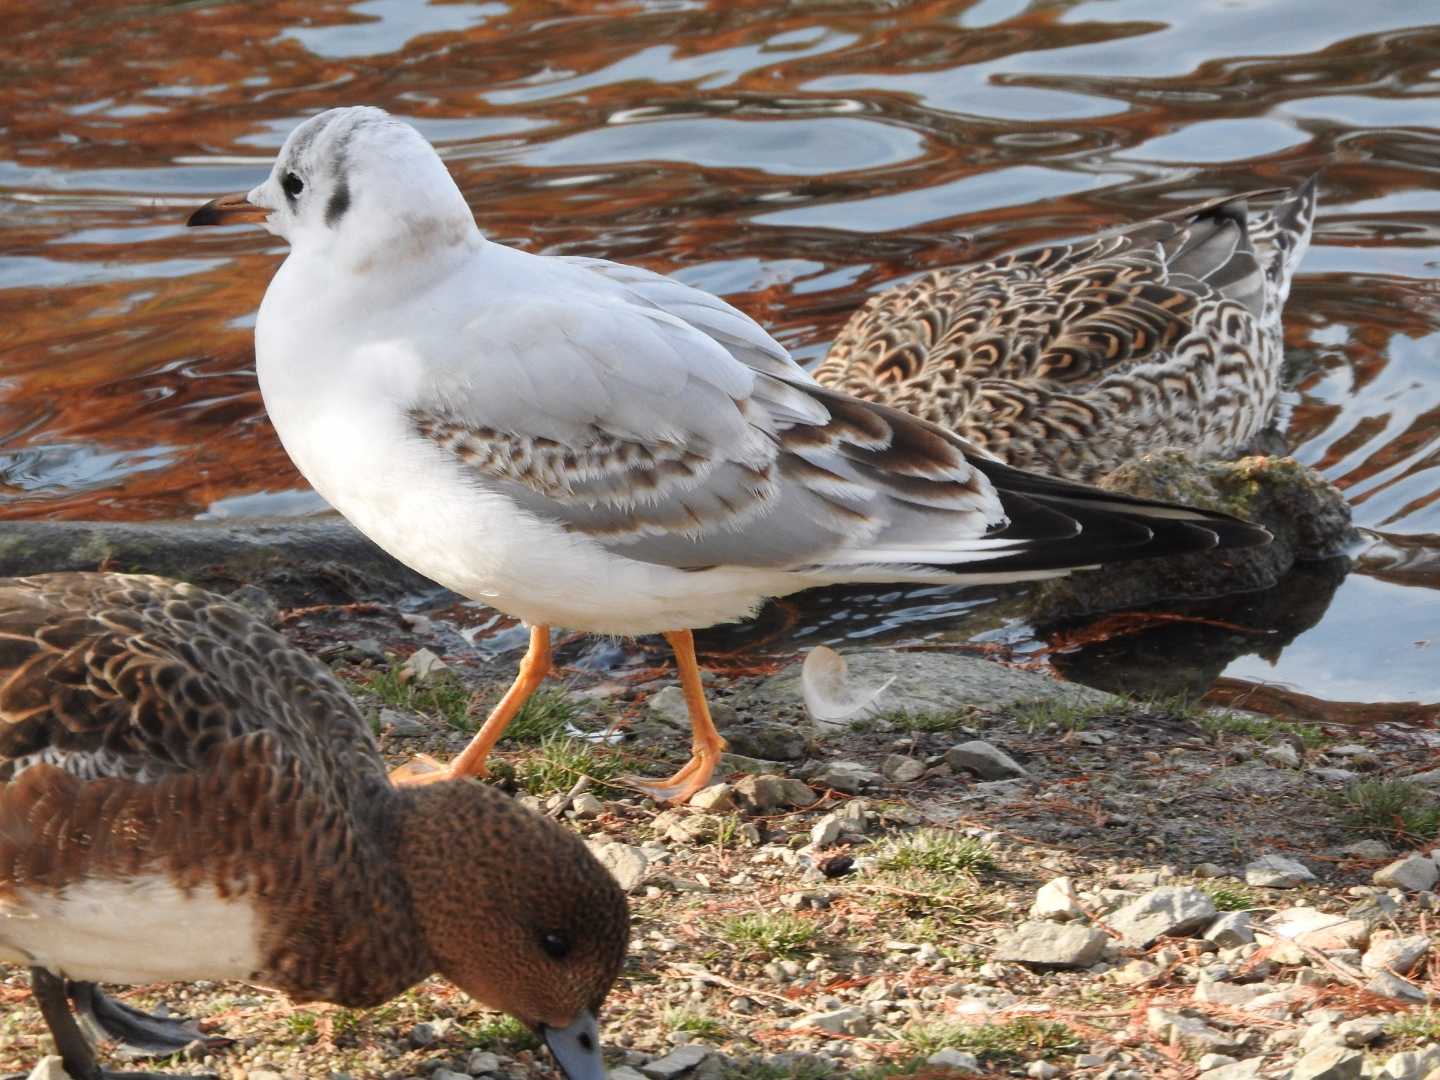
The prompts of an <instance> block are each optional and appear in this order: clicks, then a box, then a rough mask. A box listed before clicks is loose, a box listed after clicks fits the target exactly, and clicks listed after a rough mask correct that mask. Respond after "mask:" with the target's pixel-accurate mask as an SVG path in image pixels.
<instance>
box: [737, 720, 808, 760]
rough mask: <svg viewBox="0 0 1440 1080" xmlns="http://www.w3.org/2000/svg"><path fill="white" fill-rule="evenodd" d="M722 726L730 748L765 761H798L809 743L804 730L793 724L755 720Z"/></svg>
mask: <svg viewBox="0 0 1440 1080" xmlns="http://www.w3.org/2000/svg"><path fill="white" fill-rule="evenodd" d="M717 724H718V721H717ZM720 726H721V727H722V730H723V731H724V733H725V739H726V741H727V742H728V743H729V744H730V749H731V750H733V751H734V752H735V753H737V754H744V755H745V756H746V757H754V758H762V759H763V760H765V761H799V760H800V759H801V758H803V757H804V756H805V751H806V748H807V747H808V745H809V741H808V740H807V739H806V737H805V732H804V731H803V730H801V729H800V728H798V727H796V726H795V725H793V724H779V723H776V722H775V721H773V720H754V721H751V722H750V723H748V724H737V725H735V726H733V727H726V726H724V725H720Z"/></svg>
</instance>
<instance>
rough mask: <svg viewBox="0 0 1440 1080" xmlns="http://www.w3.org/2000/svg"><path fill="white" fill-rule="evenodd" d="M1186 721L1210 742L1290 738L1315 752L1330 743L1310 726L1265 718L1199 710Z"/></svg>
mask: <svg viewBox="0 0 1440 1080" xmlns="http://www.w3.org/2000/svg"><path fill="white" fill-rule="evenodd" d="M1187 719H1189V720H1191V721H1193V722H1194V724H1195V725H1196V726H1197V727H1199V728H1200V730H1201V731H1203V732H1205V734H1206V735H1207V736H1208V737H1209V738H1210V740H1211V741H1212V742H1219V741H1220V740H1221V739H1223V738H1227V737H1231V738H1233V737H1236V736H1239V737H1241V738H1248V739H1254V740H1255V741H1256V742H1274V741H1275V740H1277V739H1281V738H1284V737H1286V736H1294V737H1295V738H1296V739H1299V740H1300V744H1301V745H1302V746H1303V747H1305V749H1306V750H1317V749H1319V748H1320V747H1322V746H1324V745H1325V744H1326V743H1328V742H1329V741H1330V738H1329V736H1327V735H1326V734H1325V732H1324V731H1323V730H1322V729H1320V728H1318V727H1316V726H1315V725H1314V724H1295V723H1291V722H1290V721H1288V720H1273V719H1271V718H1270V717H1268V716H1255V715H1251V714H1247V713H1232V712H1211V711H1209V710H1206V709H1203V708H1199V709H1196V710H1194V712H1193V715H1190V716H1188V717H1187Z"/></svg>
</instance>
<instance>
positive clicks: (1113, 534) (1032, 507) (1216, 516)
mask: <svg viewBox="0 0 1440 1080" xmlns="http://www.w3.org/2000/svg"><path fill="white" fill-rule="evenodd" d="M971 464H973V465H974V466H975V467H976V468H978V469H979V470H980V471H981V472H983V473H985V475H986V476H987V477H988V478H989V479H990V482H991V483H993V484H994V485H995V488H996V490H997V491H998V492H999V494H1000V500H1001V503H1002V504H1003V505H1004V507H1005V511H1006V513H1007V515H1009V516H1010V524H1009V525H1008V526H1007V527H1006V529H1005V530H1004V532H1002V533H1000V534H998V535H1001V536H1004V535H1007V534H1009V535H1013V536H1015V538H1016V539H1017V540H1018V539H1022V538H1023V539H1024V540H1025V541H1026V543H1025V546H1024V547H1023V548H1019V549H1017V550H1016V551H1015V552H1014V553H1013V554H1011V555H1006V556H1004V557H1002V558H998V559H987V560H985V561H983V562H979V563H976V564H975V565H974V570H975V572H977V573H993V572H1002V571H1010V570H1013V571H1031V570H1033V571H1043V570H1062V569H1065V568H1066V567H1074V566H1087V565H1096V564H1099V563H1106V562H1117V561H1123V560H1129V559H1149V558H1159V557H1163V556H1172V555H1184V554H1188V553H1191V552H1196V551H1209V550H1213V549H1217V548H1220V549H1236V548H1248V547H1258V546H1261V545H1263V544H1268V543H1269V542H1270V533H1269V532H1268V531H1267V530H1266V529H1263V528H1261V527H1260V526H1259V525H1251V524H1249V523H1248V522H1245V521H1241V520H1240V519H1239V518H1235V517H1231V516H1230V515H1229V514H1222V513H1219V512H1217V511H1213V510H1198V509H1195V508H1194V507H1187V506H1180V505H1177V504H1175V503H1166V502H1161V501H1159V500H1156V499H1144V498H1140V497H1139V496H1135V495H1126V494H1123V493H1120V492H1114V491H1104V490H1102V489H1100V488H1095V487H1089V486H1087V485H1084V484H1076V483H1072V482H1071V481H1068V480H1059V479H1055V478H1053V477H1047V476H1041V475H1038V474H1036V473H1027V472H1021V471H1020V470H1019V469H1012V468H1010V467H1009V466H1008V465H1002V464H1001V463H1000V462H998V461H990V460H987V459H982V458H978V457H977V458H972V459H971ZM1052 516H1053V517H1060V518H1068V519H1070V520H1071V521H1073V522H1074V523H1075V525H1077V526H1078V535H1077V534H1076V533H1073V532H1072V533H1071V534H1070V535H1068V536H1066V535H1060V534H1059V532H1058V530H1047V531H1046V532H1044V533H1040V534H1037V533H1036V532H1034V531H1032V530H1033V523H1034V522H1037V521H1049V520H1051V517H1052Z"/></svg>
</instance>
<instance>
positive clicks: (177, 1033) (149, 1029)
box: [66, 982, 234, 1080]
mask: <svg viewBox="0 0 1440 1080" xmlns="http://www.w3.org/2000/svg"><path fill="white" fill-rule="evenodd" d="M66 992H67V994H68V995H69V998H70V1003H71V1005H72V1006H73V1007H74V1009H75V1016H76V1019H77V1020H78V1021H79V1023H80V1028H81V1030H82V1031H84V1032H85V1034H86V1035H87V1036H89V1037H90V1039H91V1040H92V1041H93V1042H102V1041H104V1042H110V1043H114V1044H115V1055H116V1056H117V1057H119V1058H121V1059H123V1060H126V1061H134V1060H136V1059H137V1058H147V1057H168V1056H169V1055H171V1054H178V1053H179V1052H180V1051H182V1050H184V1049H185V1048H186V1047H188V1046H189V1045H190V1044H191V1043H196V1042H198V1043H200V1044H201V1045H202V1046H204V1047H205V1048H206V1049H207V1050H214V1049H217V1048H219V1047H222V1046H228V1045H229V1044H230V1043H231V1042H233V1041H234V1040H233V1039H227V1038H225V1037H224V1036H223V1035H206V1034H205V1033H204V1032H202V1031H201V1030H200V1029H199V1028H198V1027H197V1026H196V1025H195V1022H194V1021H193V1020H187V1019H185V1018H184V1017H165V1016H152V1015H150V1014H149V1013H144V1012H141V1011H140V1010H139V1009H132V1008H131V1007H130V1006H129V1005H126V1004H125V1003H124V1002H121V1001H116V1000H115V999H114V998H112V997H110V996H108V995H107V994H104V993H102V992H101V990H100V988H99V987H98V986H96V985H95V984H94V983H90V982H72V983H69V984H67V986H66ZM127 1075H129V1074H127ZM75 1080H81V1078H80V1077H76V1078H75Z"/></svg>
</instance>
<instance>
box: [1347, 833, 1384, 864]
mask: <svg viewBox="0 0 1440 1080" xmlns="http://www.w3.org/2000/svg"><path fill="white" fill-rule="evenodd" d="M1338 853H1339V854H1341V855H1350V856H1353V857H1354V858H1357V859H1386V858H1389V857H1390V845H1389V844H1387V843H1385V841H1384V840H1376V839H1374V838H1370V839H1366V840H1356V841H1355V842H1354V843H1353V844H1346V845H1345V846H1344V847H1342V848H1339V849H1338Z"/></svg>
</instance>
